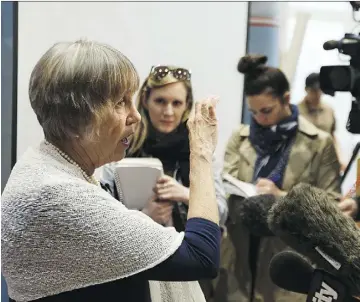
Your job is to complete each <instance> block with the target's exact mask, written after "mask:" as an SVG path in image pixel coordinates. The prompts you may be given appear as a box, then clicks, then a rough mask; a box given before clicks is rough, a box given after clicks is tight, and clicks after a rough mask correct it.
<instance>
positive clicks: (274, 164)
mask: <svg viewBox="0 0 360 302" xmlns="http://www.w3.org/2000/svg"><path fill="white" fill-rule="evenodd" d="M290 108H291V116H289V117H287V118H285V119H284V120H282V121H281V122H280V123H278V124H277V125H274V126H272V127H262V126H261V125H259V124H258V123H257V122H256V121H255V119H254V118H252V119H251V124H250V137H249V139H250V142H251V144H252V145H253V147H254V148H255V150H256V154H257V159H256V162H255V169H254V175H253V182H255V181H256V180H257V179H258V178H267V179H269V180H271V181H273V182H274V183H275V185H276V186H277V187H278V188H280V189H281V188H282V183H283V178H284V172H285V168H286V165H287V163H288V160H289V155H290V151H291V146H292V144H293V142H294V140H295V136H296V133H297V130H298V117H299V111H298V108H297V106H295V105H290Z"/></svg>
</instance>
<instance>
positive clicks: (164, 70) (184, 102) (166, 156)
mask: <svg viewBox="0 0 360 302" xmlns="http://www.w3.org/2000/svg"><path fill="white" fill-rule="evenodd" d="M192 107H193V93H192V86H191V73H190V71H189V70H188V69H186V68H182V67H177V66H156V67H152V68H151V71H150V74H149V76H148V77H147V78H146V79H145V81H144V83H143V84H142V86H141V88H140V91H139V94H138V98H137V109H138V111H139V113H140V115H141V122H140V123H139V124H138V125H137V127H136V130H135V133H134V136H133V139H132V141H131V143H130V147H129V150H128V152H127V156H128V157H156V158H159V159H160V160H161V162H162V164H163V167H164V172H165V174H166V176H164V177H162V178H161V179H159V181H158V184H157V185H156V187H155V188H154V191H155V193H156V194H155V195H154V199H153V200H149V202H148V204H147V206H146V208H144V209H143V212H144V213H146V214H147V215H148V216H150V217H151V218H152V219H153V220H155V221H156V222H158V223H160V224H168V223H169V221H170V222H172V224H173V225H174V227H175V228H176V230H178V231H183V230H184V227H185V223H186V220H187V213H188V203H189V183H190V181H189V168H190V145H189V131H188V128H187V127H186V122H187V120H188V117H189V113H190V111H191V109H192ZM219 168H220V167H217V165H216V164H214V171H215V172H214V180H215V191H216V197H217V202H218V208H219V213H220V223H221V224H224V223H225V220H226V218H227V212H228V209H227V203H226V197H225V192H224V189H223V187H222V181H221V174H220V173H221V168H220V169H219ZM102 183H104V184H108V185H109V187H110V188H111V190H112V192H113V194H114V195H115V196H116V194H117V190H116V188H115V184H114V176H113V165H111V164H109V165H106V166H105V167H104V168H103V174H102Z"/></svg>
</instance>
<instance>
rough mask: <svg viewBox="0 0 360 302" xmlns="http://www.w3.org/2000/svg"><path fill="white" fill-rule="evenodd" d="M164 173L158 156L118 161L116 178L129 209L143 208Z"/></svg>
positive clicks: (117, 185)
mask: <svg viewBox="0 0 360 302" xmlns="http://www.w3.org/2000/svg"><path fill="white" fill-rule="evenodd" d="M162 175H163V166H162V163H161V161H160V160H159V159H157V158H124V159H123V160H121V161H119V162H117V163H116V164H115V171H114V178H115V184H116V187H117V189H118V194H119V196H120V198H121V199H122V201H123V203H124V205H125V206H126V207H127V208H129V209H137V210H141V209H143V208H144V207H145V205H146V203H147V202H148V201H149V199H150V198H151V197H152V196H153V195H154V192H153V188H154V187H155V185H156V182H157V180H158V179H159V177H160V176H162Z"/></svg>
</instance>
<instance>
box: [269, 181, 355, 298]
mask: <svg viewBox="0 0 360 302" xmlns="http://www.w3.org/2000/svg"><path fill="white" fill-rule="evenodd" d="M268 223H269V228H270V229H271V230H272V231H273V232H274V234H275V235H276V236H278V237H279V238H280V239H282V240H283V241H284V242H285V243H286V244H288V245H289V246H290V247H292V248H293V249H295V250H296V251H298V252H300V253H301V254H303V255H305V256H307V257H309V258H310V260H312V261H314V262H315V263H316V264H318V265H320V266H321V267H323V268H325V270H328V271H329V272H332V273H333V274H336V275H337V276H340V277H341V281H342V282H343V283H344V284H345V285H347V286H348V288H349V290H351V294H352V295H357V294H359V293H360V229H359V228H358V227H357V226H356V225H355V223H354V221H353V220H352V219H351V218H348V217H346V216H345V215H344V214H342V213H341V211H340V210H339V208H338V207H337V205H336V202H335V200H334V199H332V198H331V197H330V195H329V194H327V193H326V192H325V191H323V190H320V189H317V188H315V187H312V186H310V185H307V184H299V185H296V186H295V187H294V188H293V189H292V190H290V191H289V192H288V194H287V196H286V197H284V198H280V199H279V200H278V201H277V202H276V203H275V204H274V206H273V207H272V208H271V210H270V211H269V216H268Z"/></svg>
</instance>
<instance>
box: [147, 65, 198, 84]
mask: <svg viewBox="0 0 360 302" xmlns="http://www.w3.org/2000/svg"><path fill="white" fill-rule="evenodd" d="M169 73H172V75H173V76H174V78H175V79H178V80H180V81H190V78H191V71H190V70H187V69H185V68H174V69H172V68H170V67H168V66H153V67H152V68H151V71H150V75H152V76H154V77H155V79H157V80H158V81H159V80H161V79H163V78H165V77H166V76H167V75H168V74H169Z"/></svg>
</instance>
